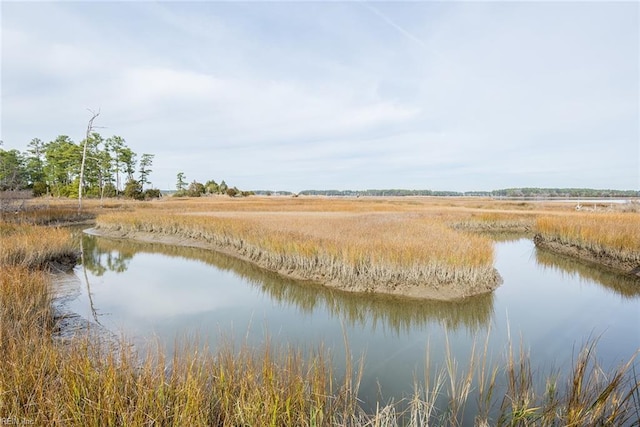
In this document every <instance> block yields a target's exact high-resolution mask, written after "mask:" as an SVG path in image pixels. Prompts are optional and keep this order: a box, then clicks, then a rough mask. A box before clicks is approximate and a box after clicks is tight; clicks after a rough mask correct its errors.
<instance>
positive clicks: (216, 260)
mask: <svg viewBox="0 0 640 427" xmlns="http://www.w3.org/2000/svg"><path fill="white" fill-rule="evenodd" d="M82 239H83V244H82V245H83V248H84V254H85V256H84V265H80V266H77V267H76V269H75V271H74V272H73V273H72V274H71V275H69V276H67V277H66V278H64V279H63V280H62V282H64V283H65V286H66V289H67V294H68V295H67V298H66V299H65V306H66V307H65V308H66V309H67V310H70V311H73V312H75V313H78V314H79V315H80V316H82V317H84V318H86V319H88V320H91V321H96V320H97V321H98V322H99V323H100V324H101V325H103V326H104V327H106V328H107V329H109V330H110V331H113V332H115V333H117V334H123V335H124V336H126V337H127V338H128V339H130V340H131V341H132V342H133V343H135V344H136V345H137V346H138V347H140V348H144V347H145V346H147V345H158V344H159V345H161V346H163V347H164V348H165V349H166V350H167V351H168V352H172V351H173V349H174V346H175V345H176V341H177V340H178V341H180V340H181V339H184V338H185V337H187V338H188V339H191V340H197V342H198V343H200V344H201V345H206V346H208V348H211V349H215V348H216V345H218V344H220V343H221V341H225V342H228V341H230V340H231V341H234V342H235V343H237V344H243V343H246V344H249V345H251V346H260V345H262V344H264V343H265V341H267V340H269V341H270V343H271V345H276V346H277V345H281V344H282V345H287V344H290V345H293V346H296V347H301V348H303V349H309V350H313V349H317V348H319V346H320V344H322V346H323V347H324V348H325V349H328V350H330V352H331V354H332V360H333V362H334V363H333V366H334V369H335V372H336V373H338V374H339V373H340V372H341V370H342V371H343V369H344V363H345V342H346V343H348V347H349V352H350V354H351V357H352V358H353V359H358V358H360V357H361V356H364V360H365V364H364V375H363V378H362V382H361V386H360V390H361V393H360V395H361V396H360V397H361V399H362V400H363V402H364V406H365V408H366V407H367V406H368V405H374V406H373V407H375V401H380V402H389V401H390V400H391V399H393V400H395V401H398V400H399V399H402V398H403V397H408V396H409V395H410V394H411V393H412V392H413V389H414V382H415V380H416V379H418V381H419V380H420V379H421V378H423V375H424V369H425V360H426V353H427V351H428V352H429V354H430V361H431V367H432V368H433V367H434V366H436V365H437V366H443V363H444V357H445V340H446V339H448V341H449V344H450V348H451V353H452V354H453V355H454V356H455V358H456V359H457V360H458V362H459V363H460V365H461V366H462V367H464V366H465V363H466V361H467V360H468V359H469V354H470V352H471V347H472V345H473V341H474V339H475V340H476V341H478V344H479V345H480V346H483V345H484V340H485V338H486V337H487V336H488V337H489V338H488V342H489V343H490V346H489V358H490V360H492V361H494V362H496V363H499V362H500V361H502V360H504V355H505V354H506V351H507V348H508V340H509V335H510V336H511V341H513V342H514V347H518V346H519V345H520V343H522V344H523V346H524V348H526V349H528V350H529V352H530V355H531V362H532V365H533V368H534V373H535V372H538V373H540V376H541V377H543V376H544V375H546V374H548V373H550V372H552V371H557V370H560V371H562V370H567V369H570V368H571V361H572V359H573V357H574V356H575V355H576V353H577V352H578V350H579V348H580V347H581V346H582V345H583V344H584V343H585V342H586V341H587V340H589V339H596V338H597V339H598V346H597V355H598V361H599V362H600V363H601V364H602V365H603V366H604V367H605V368H606V367H612V366H617V365H618V364H620V363H621V362H623V361H625V362H626V361H627V360H628V359H629V358H630V357H631V356H632V355H633V353H634V352H636V351H637V350H638V348H640V281H639V280H636V279H632V278H629V277H626V276H621V275H618V274H615V273H612V272H609V271H605V270H601V269H599V268H595V267H594V266H591V265H586V264H583V263H580V262H577V261H575V260H572V259H568V258H565V257H561V256H558V255H554V254H552V253H549V252H546V251H542V250H539V249H536V248H535V246H534V245H533V243H532V242H531V240H530V239H527V238H524V237H522V236H510V237H509V236H507V237H504V236H503V237H501V238H497V237H496V243H495V247H496V268H497V269H498V271H499V272H500V274H501V276H502V277H503V279H504V282H503V284H502V285H501V286H500V287H499V288H498V289H497V290H496V291H495V292H494V293H492V294H488V295H483V296H479V297H475V298H470V299H467V300H464V301H460V302H433V301H415V300H406V299H401V298H388V297H377V296H370V295H355V294H348V293H343V292H338V291H335V290H331V289H327V288H324V287H321V286H317V285H313V284H309V283H300V282H296V281H293V280H288V279H284V278H282V277H281V276H278V275H276V274H271V273H268V272H265V271H263V270H261V269H259V268H257V267H255V266H253V265H251V264H247V263H244V262H241V261H238V260H236V259H234V258H230V257H228V256H225V255H223V254H219V253H216V252H212V251H206V250H202V249H195V248H184V247H176V246H167V245H160V244H147V243H137V242H131V241H124V240H113V239H107V238H103V237H96V236H91V235H86V234H85V235H83V236H82ZM69 290H71V294H70V295H71V296H69ZM543 374H544V375H543Z"/></svg>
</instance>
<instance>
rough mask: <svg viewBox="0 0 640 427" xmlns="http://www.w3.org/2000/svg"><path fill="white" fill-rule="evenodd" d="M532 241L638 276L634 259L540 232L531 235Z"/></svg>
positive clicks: (568, 254) (540, 245)
mask: <svg viewBox="0 0 640 427" xmlns="http://www.w3.org/2000/svg"><path fill="white" fill-rule="evenodd" d="M533 242H534V243H535V245H536V246H537V247H539V248H542V249H547V250H550V251H553V252H556V253H559V254H562V255H566V256H570V257H573V258H577V259H580V260H583V261H587V262H590V263H594V264H597V265H600V266H605V267H608V268H610V269H614V270H616V271H619V272H621V273H624V274H628V275H632V276H637V277H640V263H638V262H635V261H630V260H627V259H620V258H617V257H615V256H613V255H611V254H609V253H606V252H604V251H597V250H594V249H591V248H586V247H582V246H578V245H576V244H572V243H565V242H562V241H560V240H559V239H555V238H552V237H547V236H543V235H542V234H536V235H535V236H534V237H533Z"/></svg>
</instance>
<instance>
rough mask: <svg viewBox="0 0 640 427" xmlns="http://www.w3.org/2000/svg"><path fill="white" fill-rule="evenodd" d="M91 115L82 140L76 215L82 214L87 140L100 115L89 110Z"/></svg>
mask: <svg viewBox="0 0 640 427" xmlns="http://www.w3.org/2000/svg"><path fill="white" fill-rule="evenodd" d="M89 112H90V113H91V118H90V119H89V123H88V124H87V135H86V138H85V139H84V147H83V149H82V165H81V166H80V183H79V184H78V215H80V214H81V213H82V188H83V184H84V164H85V160H86V158H87V144H88V143H89V138H90V137H91V132H92V131H93V121H94V120H95V119H96V117H98V116H99V115H100V109H98V112H97V113H96V112H95V111H93V110H89Z"/></svg>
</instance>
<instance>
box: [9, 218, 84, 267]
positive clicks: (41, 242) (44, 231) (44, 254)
mask: <svg viewBox="0 0 640 427" xmlns="http://www.w3.org/2000/svg"><path fill="white" fill-rule="evenodd" d="M69 237H70V233H69V231H68V230H64V229H59V228H48V227H40V226H33V225H24V224H23V225H19V224H12V223H5V222H0V265H3V266H23V267H27V268H31V269H37V268H45V267H51V268H58V269H69V268H72V267H73V266H74V265H75V261H76V258H77V249H76V248H75V246H74V244H73V242H72V241H71V239H70V238H69Z"/></svg>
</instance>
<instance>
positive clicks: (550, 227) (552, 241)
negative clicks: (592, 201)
mask: <svg viewBox="0 0 640 427" xmlns="http://www.w3.org/2000/svg"><path fill="white" fill-rule="evenodd" d="M536 230H537V232H538V233H539V234H538V235H537V236H536V243H537V244H538V245H540V246H543V247H548V248H550V249H553V250H557V251H560V252H565V253H568V254H570V255H574V256H578V257H582V258H586V259H588V260H591V261H596V262H599V263H602V264H606V265H610V266H612V267H616V268H620V269H623V270H626V271H632V270H634V269H636V268H640V215H638V214H637V213H586V214H585V213H576V214H574V215H563V216H544V217H541V218H538V220H537V223H536Z"/></svg>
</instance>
